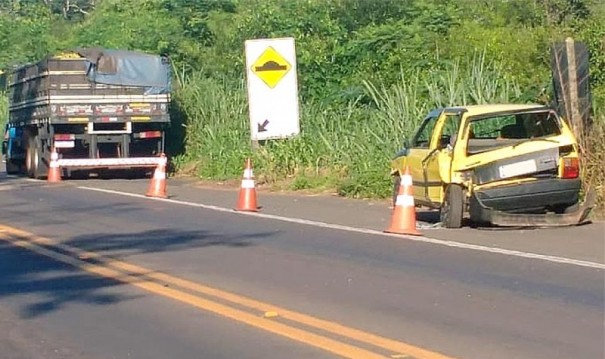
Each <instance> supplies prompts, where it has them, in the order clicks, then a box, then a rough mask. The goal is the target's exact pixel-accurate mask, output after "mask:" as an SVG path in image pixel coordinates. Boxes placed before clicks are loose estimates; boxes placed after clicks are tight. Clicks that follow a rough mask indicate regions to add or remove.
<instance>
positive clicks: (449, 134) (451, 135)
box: [441, 114, 460, 146]
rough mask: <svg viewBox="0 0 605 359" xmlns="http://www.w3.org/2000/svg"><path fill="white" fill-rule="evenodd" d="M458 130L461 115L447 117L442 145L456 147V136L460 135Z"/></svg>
mask: <svg viewBox="0 0 605 359" xmlns="http://www.w3.org/2000/svg"><path fill="white" fill-rule="evenodd" d="M458 128H460V115H458V114H451V115H446V116H445V120H444V123H443V128H442V129H441V145H442V146H446V145H447V144H450V145H452V146H453V145H454V144H455V142H456V135H457V134H458Z"/></svg>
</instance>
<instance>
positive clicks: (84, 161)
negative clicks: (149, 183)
mask: <svg viewBox="0 0 605 359" xmlns="http://www.w3.org/2000/svg"><path fill="white" fill-rule="evenodd" d="M162 161H165V158H164V159H163V158H162V157H128V158H61V159H59V160H58V161H57V162H58V165H59V167H61V168H72V169H83V168H125V167H154V166H157V165H158V164H159V163H160V162H162Z"/></svg>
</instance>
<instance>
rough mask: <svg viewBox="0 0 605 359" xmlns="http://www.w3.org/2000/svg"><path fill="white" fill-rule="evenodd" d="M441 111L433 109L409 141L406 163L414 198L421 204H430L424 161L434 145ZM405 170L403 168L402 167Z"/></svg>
mask: <svg viewBox="0 0 605 359" xmlns="http://www.w3.org/2000/svg"><path fill="white" fill-rule="evenodd" d="M440 113H441V111H438V110H436V111H432V112H431V113H429V114H428V116H427V117H426V118H425V119H424V120H423V121H422V124H421V125H420V127H419V129H418V131H416V134H415V135H414V137H413V138H412V140H411V141H410V142H409V143H408V147H409V148H408V152H407V155H406V164H407V165H408V166H409V168H410V174H411V175H412V180H413V185H414V199H415V200H416V202H418V203H419V204H424V205H430V204H429V203H426V195H425V192H426V188H425V187H426V185H425V175H424V171H423V161H425V159H426V158H427V157H429V153H430V152H431V148H432V146H433V144H432V141H433V131H434V129H435V126H436V125H437V121H438V120H439V115H440ZM402 170H403V168H402Z"/></svg>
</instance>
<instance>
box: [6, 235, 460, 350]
mask: <svg viewBox="0 0 605 359" xmlns="http://www.w3.org/2000/svg"><path fill="white" fill-rule="evenodd" d="M0 239H2V240H5V241H7V242H9V243H12V244H13V245H15V246H18V247H22V248H26V249H28V250H31V251H33V252H35V253H38V254H41V255H44V256H46V257H49V258H52V259H54V260H57V261H61V262H63V263H67V264H69V265H72V266H74V267H76V268H79V269H81V270H84V271H86V272H89V273H92V274H95V275H98V276H101V277H104V278H109V279H113V280H117V281H120V282H123V283H127V284H130V285H133V286H135V287H138V288H141V289H144V290H146V291H148V292H151V293H155V294H158V295H162V296H164V297H167V298H171V299H174V300H177V301H179V302H182V303H185V304H189V305H191V306H193V307H195V308H198V309H202V310H205V311H209V312H212V313H215V314H218V315H221V316H224V317H226V318H229V319H233V320H235V321H238V322H241V323H245V324H248V325H250V326H253V327H255V328H258V329H262V330H265V331H268V332H271V333H274V334H277V335H280V336H283V337H286V338H290V339H292V340H295V341H298V342H301V343H304V344H307V345H310V346H313V347H316V348H320V349H323V350H325V351H328V352H330V353H334V354H337V355H339V356H342V357H345V358H363V359H373V358H385V357H391V358H410V359H411V358H417V359H421V358H424V359H449V358H450V357H447V356H445V355H442V354H439V353H436V352H432V351H429V350H426V349H423V348H419V347H417V346H414V345H411V344H407V343H403V342H400V341H396V340H393V339H389V338H385V337H381V336H378V335H375V334H371V333H367V332H363V331H361V330H358V329H353V328H349V327H346V326H344V325H341V324H338V323H335V322H330V321H327V320H323V319H319V318H315V317H312V316H309V315H305V314H302V313H298V312H294V311H291V310H287V309H285V308H281V307H278V306H275V305H272V304H269V303H263V302H260V301H257V300H254V299H250V298H246V297H243V296H240V295H236V294H233V293H229V292H226V291H222V290H219V289H216V288H211V287H208V286H205V285H202V284H199V283H196V282H192V281H189V280H185V279H182V278H178V277H174V276H171V275H168V274H165V273H159V272H154V271H153V270H150V269H147V268H144V267H141V266H137V265H134V264H131V263H127V262H124V261H120V260H116V259H111V258H107V257H104V256H102V255H99V254H97V253H95V252H89V251H85V250H82V249H79V248H76V247H72V246H69V245H65V244H61V243H57V242H55V241H52V240H51V239H49V238H45V237H40V236H37V235H35V234H32V233H29V232H25V231H22V230H19V229H16V228H13V227H8V226H3V225H0ZM224 303H231V304H233V305H236V306H237V308H236V307H231V306H229V305H228V304H224ZM238 308H246V309H248V311H246V310H242V309H238ZM312 330H315V332H313V331H312ZM317 331H319V332H325V333H329V334H330V336H331V337H328V336H326V335H322V334H317ZM335 337H337V338H339V339H338V340H337V339H333V338H335ZM351 342H358V344H350V343H351ZM360 344H361V345H360Z"/></svg>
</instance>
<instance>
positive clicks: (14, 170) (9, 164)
mask: <svg viewBox="0 0 605 359" xmlns="http://www.w3.org/2000/svg"><path fill="white" fill-rule="evenodd" d="M20 171H21V166H20V165H19V164H18V163H15V161H14V160H9V159H7V160H6V173H7V174H9V175H15V174H19V172H20Z"/></svg>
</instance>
